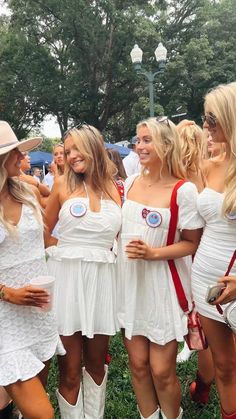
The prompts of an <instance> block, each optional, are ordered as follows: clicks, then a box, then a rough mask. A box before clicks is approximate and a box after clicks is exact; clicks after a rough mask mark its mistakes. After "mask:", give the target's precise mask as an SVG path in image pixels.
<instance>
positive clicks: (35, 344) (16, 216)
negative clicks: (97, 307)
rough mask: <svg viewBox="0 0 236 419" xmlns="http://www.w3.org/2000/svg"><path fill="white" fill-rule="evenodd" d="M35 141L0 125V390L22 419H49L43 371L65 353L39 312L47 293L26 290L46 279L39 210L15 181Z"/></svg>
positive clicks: (47, 315) (50, 319)
mask: <svg viewBox="0 0 236 419" xmlns="http://www.w3.org/2000/svg"><path fill="white" fill-rule="evenodd" d="M41 141H42V140H41V138H31V139H27V140H24V141H22V142H19V141H18V140H17V137H16V135H15V134H14V132H13V130H12V129H11V127H10V125H9V124H8V123H7V122H5V121H0V306H1V310H0V386H4V388H5V390H6V391H7V393H8V395H9V396H10V398H11V399H12V400H13V401H14V402H15V403H16V405H17V407H18V408H19V410H20V411H21V413H22V414H23V416H24V417H25V418H26V419H34V418H35V417H37V419H45V418H47V419H53V417H54V414H53V408H52V406H51V404H50V402H49V399H48V396H47V394H46V392H45V389H44V387H43V385H46V377H47V367H45V365H46V364H48V361H49V360H50V359H51V358H52V356H53V355H54V353H55V351H56V349H57V348H58V350H59V353H61V354H64V353H65V351H64V348H63V346H62V344H61V341H60V338H59V335H58V333H57V328H56V322H55V316H54V314H53V312H52V311H51V312H46V311H43V310H42V309H43V308H44V306H45V304H47V303H48V301H49V295H48V293H47V291H46V290H44V289H42V288H39V287H34V286H31V285H30V281H31V279H33V278H35V277H36V276H38V275H47V267H46V261H45V251H44V246H43V221H42V216H41V209H40V206H39V204H38V202H37V199H36V196H35V195H34V193H33V192H32V190H31V188H30V187H29V186H28V185H27V184H26V183H24V182H22V181H21V180H20V179H19V175H20V161H21V160H22V159H23V157H24V156H23V154H22V153H23V152H27V151H28V150H31V149H33V148H36V147H37V146H38V145H39V144H41ZM36 308H37V310H36ZM35 412H37V414H36V413H35Z"/></svg>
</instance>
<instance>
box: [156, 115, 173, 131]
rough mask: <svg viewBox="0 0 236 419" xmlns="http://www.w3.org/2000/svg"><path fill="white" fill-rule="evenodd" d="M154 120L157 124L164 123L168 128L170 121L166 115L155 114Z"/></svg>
mask: <svg viewBox="0 0 236 419" xmlns="http://www.w3.org/2000/svg"><path fill="white" fill-rule="evenodd" d="M156 121H157V122H158V124H165V125H167V127H169V128H170V122H169V119H168V117H167V116H157V118H156Z"/></svg>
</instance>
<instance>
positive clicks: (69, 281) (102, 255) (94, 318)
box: [47, 197, 121, 338]
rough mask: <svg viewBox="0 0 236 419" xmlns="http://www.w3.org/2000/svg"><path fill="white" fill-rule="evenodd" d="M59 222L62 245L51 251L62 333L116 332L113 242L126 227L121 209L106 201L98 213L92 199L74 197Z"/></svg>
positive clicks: (49, 250)
mask: <svg viewBox="0 0 236 419" xmlns="http://www.w3.org/2000/svg"><path fill="white" fill-rule="evenodd" d="M76 208H77V209H78V208H79V210H78V214H79V216H78V214H77V216H76ZM83 212H84V213H83ZM73 214H74V215H73ZM81 214H82V215H81ZM59 225H60V227H59V240H58V243H57V246H53V247H49V248H48V249H47V254H48V256H49V259H48V269H49V272H50V274H51V275H53V276H55V277H56V279H57V281H56V287H55V308H56V314H57V322H58V330H59V333H60V335H63V336H70V335H73V334H74V333H75V332H82V335H84V336H87V337H88V338H92V337H93V336H94V335H96V334H103V335H114V334H115V333H116V332H117V331H118V330H119V328H118V324H117V317H116V270H115V263H116V255H115V253H114V251H113V243H114V240H115V238H116V236H117V234H118V232H119V230H120V227H121V208H120V207H119V206H118V205H117V204H116V203H115V202H114V201H112V200H108V199H101V209H100V212H93V211H91V210H90V208H89V198H88V197H86V198H85V197H82V198H81V197H77V198H70V199H68V200H67V201H65V203H64V204H63V205H62V208H61V210H60V213H59Z"/></svg>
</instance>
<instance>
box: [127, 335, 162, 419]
mask: <svg viewBox="0 0 236 419" xmlns="http://www.w3.org/2000/svg"><path fill="white" fill-rule="evenodd" d="M124 344H125V347H126V350H127V352H128V356H129V367H130V370H131V377H132V385H133V389H134V392H135V395H136V399H137V403H138V407H139V410H140V412H141V414H142V416H144V417H149V416H151V415H152V413H153V412H155V411H156V409H157V407H158V399H157V394H156V390H155V387H154V384H153V378H152V374H151V369H150V359H149V354H150V342H149V340H148V339H147V338H145V337H144V336H133V337H132V339H131V340H129V339H127V338H124Z"/></svg>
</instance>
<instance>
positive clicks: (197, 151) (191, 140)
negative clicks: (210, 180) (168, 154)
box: [179, 122, 204, 176]
mask: <svg viewBox="0 0 236 419" xmlns="http://www.w3.org/2000/svg"><path fill="white" fill-rule="evenodd" d="M179 135H180V142H181V149H182V158H183V164H184V167H185V170H186V172H187V176H188V174H189V173H190V172H192V171H194V172H196V173H199V172H201V167H200V166H201V161H202V155H203V147H204V135H203V130H202V129H201V128H200V127H199V126H198V125H196V124H195V122H192V123H191V124H188V125H185V126H183V127H182V128H181V127H180V129H179Z"/></svg>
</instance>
